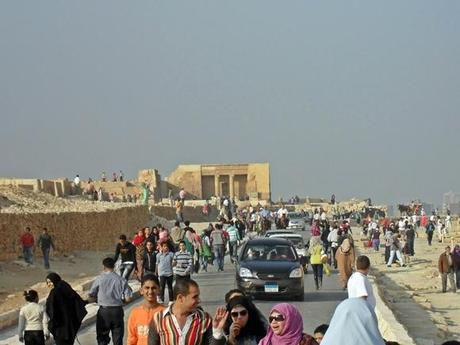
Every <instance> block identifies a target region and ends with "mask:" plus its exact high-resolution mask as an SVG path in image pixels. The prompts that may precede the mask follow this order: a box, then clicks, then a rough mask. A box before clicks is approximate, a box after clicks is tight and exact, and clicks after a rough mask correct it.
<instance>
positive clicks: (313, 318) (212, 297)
mask: <svg viewBox="0 0 460 345" xmlns="http://www.w3.org/2000/svg"><path fill="white" fill-rule="evenodd" d="M211 270H212V267H211ZM193 278H194V279H195V280H196V281H197V282H198V283H199V284H200V290H201V300H202V303H201V304H202V306H203V308H204V309H205V310H206V311H208V312H210V313H214V311H215V309H216V307H217V306H223V305H224V295H225V292H227V291H228V290H230V289H232V288H234V287H236V286H235V269H234V267H233V266H232V265H230V264H229V263H227V264H226V268H225V271H224V272H215V271H213V272H208V273H199V274H197V275H195V276H194V277H193ZM346 297H347V294H346V292H345V291H342V289H340V287H339V285H338V281H337V274H336V273H335V272H334V273H332V275H331V276H329V277H326V276H325V277H324V279H323V288H322V289H321V290H319V291H316V290H315V285H314V280H313V275H312V273H311V269H310V270H309V273H308V274H306V275H305V301H303V302H292V304H294V305H296V306H297V307H298V308H299V310H300V311H301V313H302V315H303V321H304V330H305V332H307V333H312V332H313V330H314V328H315V327H316V326H318V325H320V324H322V323H329V321H330V319H331V317H332V314H333V312H334V310H335V307H336V306H337V304H339V303H340V301H342V300H343V299H345V298H346ZM139 303H141V301H140V300H139V301H138V302H135V303H133V304H131V305H130V306H127V307H126V308H125V320H127V316H128V315H129V312H130V310H131V309H132V307H133V306H134V305H137V304H139ZM276 303H277V301H276V300H263V301H260V300H256V301H255V304H256V305H257V307H258V308H259V309H260V310H261V311H262V312H263V313H264V315H267V316H268V313H269V311H270V309H271V307H272V306H273V305H274V304H276ZM78 340H79V341H80V344H81V345H90V344H91V345H92V344H95V341H96V327H95V325H92V326H88V327H86V328H84V329H82V330H81V331H80V333H79V335H78ZM75 344H78V343H77V342H75Z"/></svg>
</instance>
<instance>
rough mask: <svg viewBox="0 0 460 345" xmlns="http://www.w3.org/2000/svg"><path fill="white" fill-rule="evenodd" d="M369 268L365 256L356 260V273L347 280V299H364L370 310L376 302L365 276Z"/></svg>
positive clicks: (368, 261) (368, 262)
mask: <svg viewBox="0 0 460 345" xmlns="http://www.w3.org/2000/svg"><path fill="white" fill-rule="evenodd" d="M370 267H371V262H370V260H369V258H368V257H367V256H366V255H360V256H358V258H357V259H356V272H355V273H353V274H352V275H351V277H350V279H348V283H347V289H348V298H355V297H361V298H363V299H365V300H366V301H367V302H368V303H369V304H370V305H371V306H372V308H375V304H376V300H375V296H374V292H373V291H372V285H371V282H370V281H369V278H368V277H367V275H368V274H369V270H370Z"/></svg>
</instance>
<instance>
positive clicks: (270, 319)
mask: <svg viewBox="0 0 460 345" xmlns="http://www.w3.org/2000/svg"><path fill="white" fill-rule="evenodd" d="M284 320H285V318H284V315H281V314H280V315H276V316H269V317H268V323H272V322H273V321H276V322H281V321H284Z"/></svg>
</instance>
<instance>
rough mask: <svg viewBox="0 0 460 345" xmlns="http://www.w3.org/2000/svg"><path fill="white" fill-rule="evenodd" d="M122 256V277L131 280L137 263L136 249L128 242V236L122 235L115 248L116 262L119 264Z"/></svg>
mask: <svg viewBox="0 0 460 345" xmlns="http://www.w3.org/2000/svg"><path fill="white" fill-rule="evenodd" d="M120 255H121V266H120V275H121V276H122V277H123V278H125V279H126V280H129V277H130V276H131V273H132V271H133V269H134V263H135V262H136V247H135V246H134V244H132V243H131V242H129V241H127V240H126V235H123V234H122V235H120V237H119V241H118V244H117V246H116V247H115V256H114V258H113V259H114V260H115V262H117V260H118V257H119V256H120Z"/></svg>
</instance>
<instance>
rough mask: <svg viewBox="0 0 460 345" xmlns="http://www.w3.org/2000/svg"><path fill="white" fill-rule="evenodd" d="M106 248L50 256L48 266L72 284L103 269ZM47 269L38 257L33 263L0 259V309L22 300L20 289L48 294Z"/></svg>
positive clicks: (19, 303) (43, 295) (7, 307)
mask: <svg viewBox="0 0 460 345" xmlns="http://www.w3.org/2000/svg"><path fill="white" fill-rule="evenodd" d="M107 255H113V253H108V252H89V251H78V252H73V253H72V254H70V255H67V256H61V257H51V262H50V264H51V270H50V271H53V272H57V273H59V274H60V275H61V277H62V278H63V279H64V280H66V281H68V282H70V283H71V284H72V285H73V286H75V285H77V284H78V283H79V282H81V281H84V280H87V279H89V278H90V277H93V276H96V275H97V274H99V273H100V272H101V271H102V265H101V262H102V259H103V258H104V257H105V256H107ZM48 272H49V271H48V270H45V269H44V268H43V261H42V259H41V258H37V260H36V262H35V265H34V266H28V265H26V264H25V263H24V262H23V261H22V260H16V261H9V262H1V263H0V313H3V312H6V311H9V310H11V309H15V308H17V307H18V306H20V305H22V304H24V298H23V297H22V292H23V291H24V290H25V289H30V288H33V289H35V290H37V291H38V294H39V297H40V298H44V297H46V296H47V295H48V288H47V287H46V286H45V277H46V275H47V274H48Z"/></svg>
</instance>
